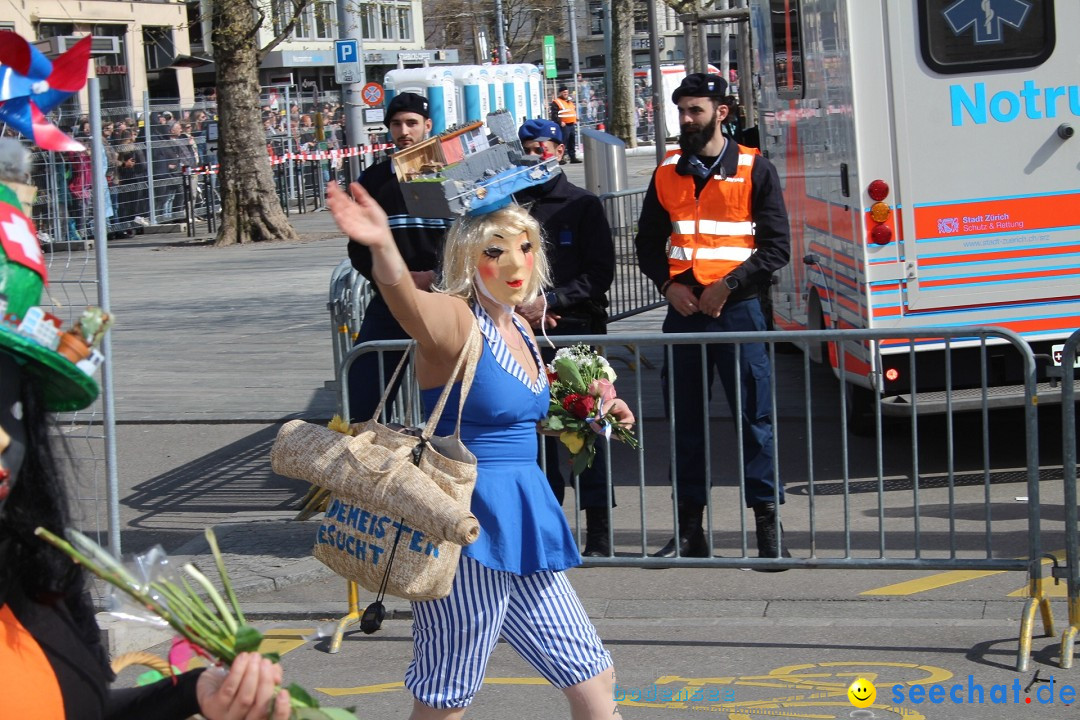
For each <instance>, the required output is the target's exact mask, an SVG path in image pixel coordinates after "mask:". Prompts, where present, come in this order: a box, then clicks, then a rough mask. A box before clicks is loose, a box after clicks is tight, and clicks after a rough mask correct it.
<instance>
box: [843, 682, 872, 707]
mask: <svg viewBox="0 0 1080 720" xmlns="http://www.w3.org/2000/svg"><path fill="white" fill-rule="evenodd" d="M847 696H848V700H850V701H851V704H852V705H854V706H855V707H857V708H866V707H870V706H871V705H873V704H874V698H876V697H877V688H875V687H874V684H873V683H871V682H870V681H869V680H867V679H866V678H858V679H856V680H855V682H853V683H851V685H850V686H848V689H847Z"/></svg>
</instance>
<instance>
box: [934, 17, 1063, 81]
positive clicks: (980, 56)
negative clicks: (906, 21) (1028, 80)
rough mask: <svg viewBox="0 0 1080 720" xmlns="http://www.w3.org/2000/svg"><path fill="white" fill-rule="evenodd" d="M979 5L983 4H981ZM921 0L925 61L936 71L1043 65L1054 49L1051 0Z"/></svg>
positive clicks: (974, 70)
mask: <svg viewBox="0 0 1080 720" xmlns="http://www.w3.org/2000/svg"><path fill="white" fill-rule="evenodd" d="M982 5H987V3H983V4H982ZM990 5H991V6H992V7H991V8H990V10H987V9H986V8H984V7H982V6H981V5H979V4H978V3H974V4H973V3H958V2H945V1H944V0H919V44H920V47H921V50H922V57H923V60H924V61H925V62H926V64H927V65H929V66H930V67H931V68H932V69H933V70H935V71H937V72H939V73H949V74H952V73H972V72H982V71H986V70H995V69H998V68H1002V69H1004V68H1009V69H1012V68H1025V67H1035V66H1036V65H1041V64H1042V63H1043V62H1044V61H1045V60H1046V59H1047V58H1048V57H1050V55H1052V54H1053V52H1054V45H1055V40H1056V34H1055V31H1054V3H1052V2H1009V3H990Z"/></svg>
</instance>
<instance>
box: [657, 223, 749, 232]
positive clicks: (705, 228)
mask: <svg viewBox="0 0 1080 720" xmlns="http://www.w3.org/2000/svg"><path fill="white" fill-rule="evenodd" d="M672 228H673V231H674V232H676V233H678V234H679V235H693V234H694V232H695V230H694V221H693V220H678V221H676V222H674V223H672ZM697 232H700V233H702V234H703V235H753V234H754V223H752V222H724V221H722V220H698V221H697Z"/></svg>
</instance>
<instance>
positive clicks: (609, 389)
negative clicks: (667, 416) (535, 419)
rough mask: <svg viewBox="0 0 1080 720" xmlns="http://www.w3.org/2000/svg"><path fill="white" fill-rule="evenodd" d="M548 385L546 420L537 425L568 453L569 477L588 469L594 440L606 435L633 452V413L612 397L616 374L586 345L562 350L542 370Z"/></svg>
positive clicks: (635, 440)
mask: <svg viewBox="0 0 1080 720" xmlns="http://www.w3.org/2000/svg"><path fill="white" fill-rule="evenodd" d="M547 373H548V381H549V382H550V383H551V404H550V406H549V407H548V416H547V417H546V418H544V420H542V421H541V423H540V425H541V427H542V428H544V429H545V430H550V431H552V432H557V433H558V434H559V440H560V441H562V443H563V444H564V445H566V447H567V449H569V450H570V455H571V463H572V465H573V472H574V473H575V474H581V472H583V471H584V470H585V469H586V468H589V467H592V463H593V460H594V459H595V457H596V438H597V436H599V435H603V436H604V437H605V438H607V439H611V437H612V435H614V437H615V438H616V439H618V440H622V441H623V442H625V443H626V444H628V445H629V446H630V447H632V448H637V447H638V441H637V438H636V437H634V433H633V431H632V430H631V427H632V426H633V424H634V414H633V413H632V412H631V411H630V408H629V407H628V406H627V404H626V403H625V402H623V401H622V400H621V399H619V398H618V397H616V394H615V386H614V384H613V382H614V380H615V378H616V375H615V371H614V369H612V367H611V365H610V364H608V361H607V360H606V359H605V358H604V357H603V356H602V355H600V354H598V353H596V352H594V351H593V350H592V349H591V348H589V347H588V346H586V345H575V346H574V347H570V348H562V349H561V350H559V351H558V352H557V353H555V359H554V361H552V363H551V365H549V366H548V367H547Z"/></svg>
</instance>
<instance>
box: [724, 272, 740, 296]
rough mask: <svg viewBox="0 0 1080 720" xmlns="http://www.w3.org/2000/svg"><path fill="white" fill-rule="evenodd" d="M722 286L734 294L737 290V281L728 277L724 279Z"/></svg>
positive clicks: (730, 276)
mask: <svg viewBox="0 0 1080 720" xmlns="http://www.w3.org/2000/svg"><path fill="white" fill-rule="evenodd" d="M724 286H725V287H726V288H727V289H728V290H730V291H731V292H735V291H736V290H738V289H739V280H738V278H736V277H734V276H732V275H728V276H727V277H725V278H724Z"/></svg>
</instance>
